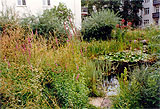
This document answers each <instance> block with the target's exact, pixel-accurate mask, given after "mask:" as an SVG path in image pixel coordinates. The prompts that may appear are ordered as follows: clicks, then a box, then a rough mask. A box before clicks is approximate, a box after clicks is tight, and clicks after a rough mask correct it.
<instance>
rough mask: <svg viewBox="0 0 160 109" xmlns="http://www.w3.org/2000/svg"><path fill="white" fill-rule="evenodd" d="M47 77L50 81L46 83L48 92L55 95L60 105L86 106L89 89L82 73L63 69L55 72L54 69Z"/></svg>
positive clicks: (71, 106) (68, 106) (69, 106)
mask: <svg viewBox="0 0 160 109" xmlns="http://www.w3.org/2000/svg"><path fill="white" fill-rule="evenodd" d="M59 68H60V67H59ZM54 70H55V69H54ZM57 71H58V70H57ZM49 77H50V80H51V81H52V82H50V83H48V84H46V87H47V88H48V90H49V93H52V94H53V96H56V100H57V102H58V104H59V106H60V107H65V108H83V107H86V106H87V103H88V93H89V89H88V88H87V86H86V83H85V79H84V77H83V76H82V74H75V73H72V72H67V71H65V70H64V71H61V70H60V73H57V72H56V70H55V72H54V71H51V72H50V73H49Z"/></svg>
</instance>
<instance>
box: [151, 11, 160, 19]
mask: <svg viewBox="0 0 160 109" xmlns="http://www.w3.org/2000/svg"><path fill="white" fill-rule="evenodd" d="M159 14H160V12H156V13H152V18H159Z"/></svg>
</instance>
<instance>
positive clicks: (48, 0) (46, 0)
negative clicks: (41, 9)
mask: <svg viewBox="0 0 160 109" xmlns="http://www.w3.org/2000/svg"><path fill="white" fill-rule="evenodd" d="M43 5H45V6H46V5H48V6H49V5H51V1H50V0H43Z"/></svg>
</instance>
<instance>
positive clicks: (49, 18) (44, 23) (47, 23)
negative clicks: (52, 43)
mask: <svg viewBox="0 0 160 109" xmlns="http://www.w3.org/2000/svg"><path fill="white" fill-rule="evenodd" d="M71 18H72V13H71V10H70V9H67V7H66V6H65V5H64V4H62V3H60V4H59V5H58V6H54V8H52V9H47V10H45V11H44V12H43V14H42V15H39V16H38V17H35V16H30V17H28V18H25V19H22V22H21V24H22V25H23V27H26V26H28V23H29V24H30V26H31V28H32V30H33V31H34V32H36V31H37V32H38V34H41V35H43V36H45V37H46V38H49V36H50V35H51V36H56V37H59V38H60V37H66V36H67V35H66V31H65V29H64V23H66V25H68V27H67V26H66V29H68V28H70V26H69V24H70V23H71V22H70V21H71Z"/></svg>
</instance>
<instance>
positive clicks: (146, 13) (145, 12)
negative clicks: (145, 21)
mask: <svg viewBox="0 0 160 109" xmlns="http://www.w3.org/2000/svg"><path fill="white" fill-rule="evenodd" d="M148 14H149V7H148V8H144V15H148Z"/></svg>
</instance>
